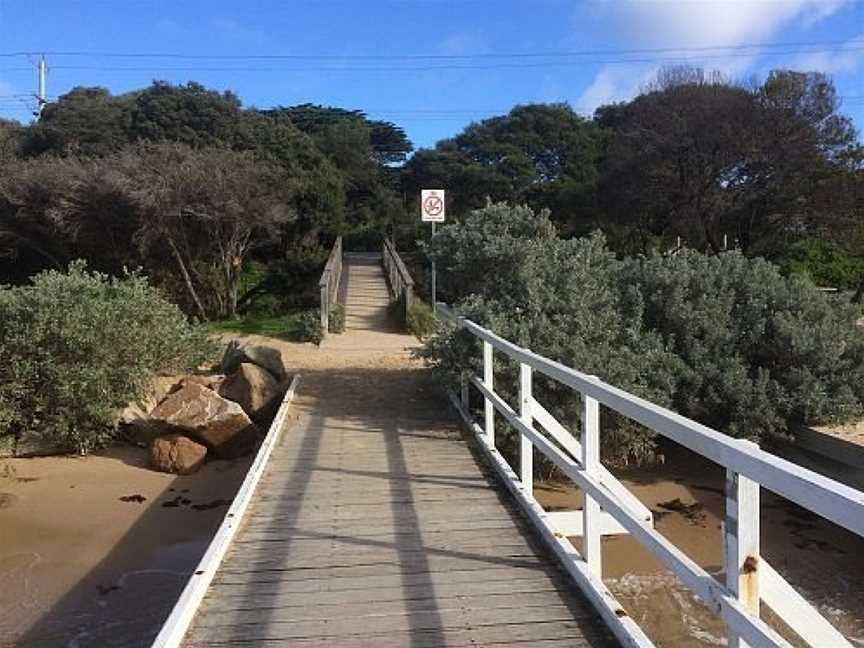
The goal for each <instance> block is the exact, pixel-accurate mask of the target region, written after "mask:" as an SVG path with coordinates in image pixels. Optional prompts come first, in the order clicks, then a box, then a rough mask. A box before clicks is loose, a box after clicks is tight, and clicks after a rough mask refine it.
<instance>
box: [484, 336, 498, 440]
mask: <svg viewBox="0 0 864 648" xmlns="http://www.w3.org/2000/svg"><path fill="white" fill-rule="evenodd" d="M494 382H495V365H494V358H493V356H492V345H491V344H490V343H489V342H487V341H486V340H483V384H484V385H486V387H487V388H488V389H489V391H490V392H491V391H493V390H494ZM483 414H484V417H485V420H484V428H483V430H484V432H486V440H487V441H489V445H490V446H492V447H493V448H494V447H495V406H494V405H493V404H492V400H491V399H489V398H484V399H483Z"/></svg>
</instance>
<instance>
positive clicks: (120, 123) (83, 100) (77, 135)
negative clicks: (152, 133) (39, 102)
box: [22, 86, 132, 156]
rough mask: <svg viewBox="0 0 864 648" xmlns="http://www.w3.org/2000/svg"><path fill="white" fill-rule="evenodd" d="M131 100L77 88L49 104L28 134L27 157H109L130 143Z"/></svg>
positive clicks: (98, 89) (106, 92)
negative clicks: (107, 155)
mask: <svg viewBox="0 0 864 648" xmlns="http://www.w3.org/2000/svg"><path fill="white" fill-rule="evenodd" d="M131 105H132V97H131V96H129V95H123V96H119V97H115V96H112V95H111V93H110V92H109V91H108V90H106V89H105V88H99V87H81V86H79V87H75V88H73V89H72V90H70V91H69V92H68V93H66V94H65V95H62V96H61V97H60V98H59V99H58V100H57V101H56V102H51V103H48V104H47V105H46V106H45V108H44V109H43V111H42V115H41V117H40V118H39V121H38V122H36V123H35V124H34V125H32V126H30V127H29V128H28V129H27V130H26V133H25V137H24V142H23V146H22V150H23V153H24V154H25V155H27V156H34V155H42V154H46V153H51V154H56V155H106V154H108V153H110V152H112V151H116V150H118V149H120V148H122V147H123V146H125V145H126V143H127V142H129V138H130V136H129V127H130V118H131V115H130V109H131Z"/></svg>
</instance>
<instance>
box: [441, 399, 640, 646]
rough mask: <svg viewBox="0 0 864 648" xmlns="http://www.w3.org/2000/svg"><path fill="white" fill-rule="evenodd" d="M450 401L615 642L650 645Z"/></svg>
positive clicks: (504, 408) (502, 407) (509, 415)
mask: <svg viewBox="0 0 864 648" xmlns="http://www.w3.org/2000/svg"><path fill="white" fill-rule="evenodd" d="M484 388H485V386H482V387H481V390H484ZM484 395H485V396H486V397H487V398H489V399H491V400H492V401H493V403H494V404H495V409H497V410H498V411H499V412H501V413H502V414H504V415H505V418H506V419H507V420H508V421H510V422H511V424H513V421H514V420H518V419H517V417H516V415H515V412H513V410H512V409H511V408H510V407H509V406H508V405H507V404H506V403H503V401H501V399H500V398H499V397H498V396H497V394H495V393H494V392H487V391H484ZM496 399H497V400H496ZM450 401H451V403H452V404H453V406H454V407H456V409H457V411H458V412H459V413H460V415H461V416H462V418H463V420H464V421H465V423H466V425H468V427H469V428H470V429H471V430H472V431H473V432H474V435H475V438H477V439H478V441H479V442H480V447H481V449H482V450H483V451H484V452H485V454H486V457H487V458H488V459H489V461H490V463H491V464H492V466H493V467H494V468H495V469H496V470H497V471H498V473H499V475H500V476H501V481H502V483H503V484H504V485H505V486H506V487H507V488H508V490H509V491H510V493H512V494H513V496H514V498H515V499H516V501H517V502H518V503H519V505H520V506H521V507H522V510H523V511H524V512H525V514H526V515H528V517H529V518H530V519H531V521H532V522H534V524H535V525H536V527H537V529H538V531H539V532H540V535H541V536H542V538H543V539H544V540H545V541H546V543H547V544H548V545H549V547H550V548H551V549H552V550H553V551H554V552H555V554H556V556H557V557H558V559H559V560H560V564H561V566H562V567H564V569H565V570H566V571H567V573H568V574H570V576H571V577H572V578H573V580H574V581H575V582H576V584H577V585H578V586H579V589H581V590H582V592H583V593H584V594H585V595H586V597H587V598H588V600H589V602H590V603H591V604H592V605H593V606H594V608H595V609H596V610H597V611H598V612H599V613H600V616H601V617H602V618H603V620H604V621H605V622H606V625H607V626H608V627H609V629H610V630H611V631H612V632H613V633H614V635H615V637H616V638H617V639H618V641H620V642H621V645H623V646H628V647H632V648H649V647H652V646H653V645H654V644H653V643H652V642H651V640H650V639H649V638H648V636H647V635H646V634H645V633H644V632H643V631H642V629H641V628H640V627H639V626H638V624H637V623H636V622H635V621H634V620H633V618H632V617H631V616H630V615H629V614H627V612H626V610H625V609H624V608H623V606H622V605H621V604H620V603H619V602H618V600H617V599H616V598H615V596H614V595H613V594H612V592H610V591H609V589H608V588H607V587H606V585H605V584H604V583H603V581H602V580H601V579H600V578H598V577H597V575H596V574H593V573H592V572H591V571H590V570H589V569H588V567H587V565H586V564H585V561H584V560H583V559H582V556H581V554H580V553H579V552H578V551H576V549H575V548H574V547H573V545H572V544H571V543H570V541H569V540H567V538H565V537H564V536H561V535H560V534H557V533H556V531H555V529H554V528H553V527H551V526H550V525H548V524H547V523H546V517H547V515H548V513H547V512H546V511H544V510H543V507H541V506H540V504H539V503H538V502H537V500H536V499H534V497H532V496H530V495H528V494H527V493H525V491H524V489H523V488H522V485H521V484H520V483H519V480H518V479H517V477H516V474H515V473H514V472H513V469H512V468H511V467H510V464H508V463H507V462H506V461H505V460H504V458H503V457H502V456H501V453H500V452H498V450H497V448H494V447H491V446H489V445H488V444H486V443H485V439H484V437H483V436H482V429H481V428H480V426H479V425H477V424H476V423H474V421H473V420H472V419H471V414H470V412H466V411H464V410H462V409H460V408H459V405H458V403H457V402H456V399H455V398H453V397H452V395H451V398H450ZM531 430H532V428H528V427H527V426H526V427H525V429H524V431H525V432H526V433H528V434H530V433H531ZM535 434H536V433H535ZM537 436H538V437H539V438H538V439H537V440H534V439H532V441H533V442H534V443H535V444H536V443H537V442H538V440H542V442H545V443H546V444H548V445H550V446H551V445H552V444H551V442H549V441H548V440H547V439H545V437H541V436H540V435H537ZM556 449H557V446H556ZM558 452H560V453H561V455H563V456H566V455H564V453H563V451H560V450H559V451H558ZM568 459H569V460H570V462H572V463H573V464H575V463H576V462H575V461H574V460H573V459H570V458H569V457H568Z"/></svg>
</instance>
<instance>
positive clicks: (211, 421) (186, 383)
mask: <svg viewBox="0 0 864 648" xmlns="http://www.w3.org/2000/svg"><path fill="white" fill-rule="evenodd" d="M220 369H221V373H214V374H206V375H199V374H196V375H192V376H174V377H172V378H163V377H160V378H158V379H156V380H154V383H153V385H152V389H151V390H150V393H148V395H147V397H146V398H145V399H143V401H142V402H139V403H134V404H131V405H130V406H128V407H127V408H125V409H124V410H123V411H122V412H121V413H120V422H121V423H122V424H123V425H124V427H125V429H126V431H127V433H128V436H130V437H131V439H132V440H133V441H135V442H136V443H139V444H140V445H146V446H147V447H148V448H149V450H150V463H151V464H152V465H153V467H154V468H156V469H157V470H161V471H164V472H170V473H176V474H180V475H188V474H190V473H192V472H195V471H196V470H197V469H198V468H200V467H201V465H202V464H203V463H204V460H205V458H206V457H208V456H214V457H216V458H220V459H232V458H235V457H240V456H243V455H245V454H248V453H249V452H251V451H252V450H253V449H254V448H255V445H256V444H257V442H258V440H259V438H260V434H261V432H260V430H261V429H262V428H263V427H264V426H265V425H266V423H267V421H268V420H269V419H270V418H271V417H272V415H273V414H274V413H275V409H276V408H277V407H278V402H279V399H278V396H280V395H281V394H282V393H283V392H284V390H285V386H286V385H285V384H284V383H285V379H286V378H287V371H286V369H285V366H284V365H283V364H282V356H281V354H280V353H279V351H278V350H277V349H272V348H270V347H266V346H260V345H249V346H240V345H239V344H238V343H236V342H232V343H231V344H229V345H228V349H226V352H225V356H224V358H223V361H222V365H221V367H220ZM259 426H261V427H260V428H259Z"/></svg>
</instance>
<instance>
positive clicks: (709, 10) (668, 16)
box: [576, 0, 858, 109]
mask: <svg viewBox="0 0 864 648" xmlns="http://www.w3.org/2000/svg"><path fill="white" fill-rule="evenodd" d="M853 1H854V0H653V1H652V0H631V1H629V2H625V1H623V0H598V2H597V4H596V5H595V8H596V9H597V10H598V12H597V14H596V17H597V18H598V19H599V20H600V21H601V22H604V23H607V25H606V27H607V29H608V30H609V31H610V32H611V33H612V34H614V35H615V36H616V39H617V40H619V42H626V43H628V46H629V47H632V48H710V47H724V48H725V47H729V46H741V45H753V44H760V43H764V42H767V41H769V40H770V39H771V38H772V37H774V36H776V35H777V34H778V33H779V32H780V31H781V30H782V29H783V28H786V27H788V26H790V25H792V24H798V25H801V26H805V27H806V26H810V25H813V24H814V23H816V22H819V21H821V20H824V19H825V18H828V17H829V16H831V15H833V14H835V13H836V12H838V11H840V10H841V9H842V8H844V7H845V6H847V5H849V4H851V3H852V2H853ZM725 51H726V50H717V51H715V52H707V54H711V55H712V56H717V55H722V54H723V53H724V52H725ZM675 54H676V56H678V55H680V56H681V57H682V58H688V57H689V58H693V57H697V56H698V52H697V53H686V52H676V53H675ZM855 54H858V52H856V53H855ZM661 56H663V57H667V55H665V54H663V55H659V54H658V58H659V57H661ZM813 56H814V57H817V56H820V55H818V54H815V53H814V54H813ZM756 59H757V56H756V54H755V53H750V52H748V51H747V50H744V51H736V52H734V55H730V56H724V57H721V58H712V59H711V60H710V64H709V67H710V68H711V69H716V70H719V71H721V72H723V73H724V74H726V75H727V76H729V77H732V78H735V77H737V76H739V75H741V74H743V73H744V72H746V71H747V70H748V69H750V68H751V66H752V65H753V63H754V62H755V61H756ZM808 63H809V64H811V65H817V64H819V65H817V67H820V68H821V67H822V66H832V67H834V68H836V69H845V67H848V66H850V65H853V60H852V58H850V56H849V54H848V53H842V54H840V55H837V54H836V53H835V54H834V55H827V56H825V57H824V58H823V59H821V60H817V59H816V58H813V59H811V60H810V61H809V62H808ZM694 64H699V61H698V60H696V61H694ZM659 67H660V64H659V63H654V64H651V63H643V64H638V65H637V64H626V65H606V66H604V67H602V68H601V69H600V70H599V71H598V72H597V74H596V76H595V77H594V80H593V81H592V83H591V84H590V85H589V86H588V88H587V89H586V90H585V91H584V92H583V93H582V95H581V96H580V97H579V98H578V99H577V100H576V103H577V104H579V105H584V106H586V107H587V108H590V109H593V108H594V107H596V106H598V105H600V104H603V103H608V102H611V101H620V100H624V99H628V98H630V97H632V96H633V95H635V94H636V93H637V92H638V91H639V88H640V87H641V86H642V85H644V83H645V81H647V80H650V79H651V78H652V77H653V76H654V75H655V74H656V72H657V70H658V69H659ZM826 71H827V70H826Z"/></svg>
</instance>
